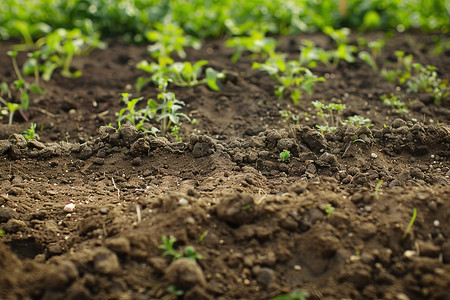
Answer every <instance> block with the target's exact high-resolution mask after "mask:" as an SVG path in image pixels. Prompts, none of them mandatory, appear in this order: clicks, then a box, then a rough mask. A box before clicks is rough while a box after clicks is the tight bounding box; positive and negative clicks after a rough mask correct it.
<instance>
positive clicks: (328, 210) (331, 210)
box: [325, 204, 334, 217]
mask: <svg viewBox="0 0 450 300" xmlns="http://www.w3.org/2000/svg"><path fill="white" fill-rule="evenodd" d="M333 212H334V207H333V206H332V205H331V204H328V205H327V207H326V208H325V213H326V214H327V217H329V216H331V214H332V213H333Z"/></svg>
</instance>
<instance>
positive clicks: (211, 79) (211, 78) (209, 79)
mask: <svg viewBox="0 0 450 300" xmlns="http://www.w3.org/2000/svg"><path fill="white" fill-rule="evenodd" d="M223 77H224V76H223V73H220V72H217V71H216V70H214V69H213V68H207V69H206V84H207V85H208V87H209V88H210V89H212V90H213V91H220V87H219V86H218V85H217V79H218V78H223Z"/></svg>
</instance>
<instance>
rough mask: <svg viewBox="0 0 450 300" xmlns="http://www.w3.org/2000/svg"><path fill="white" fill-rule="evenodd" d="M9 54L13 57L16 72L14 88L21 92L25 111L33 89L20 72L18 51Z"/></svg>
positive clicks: (21, 104)
mask: <svg viewBox="0 0 450 300" xmlns="http://www.w3.org/2000/svg"><path fill="white" fill-rule="evenodd" d="M7 54H8V55H9V56H10V57H11V60H12V64H13V68H14V72H15V73H16V76H17V80H15V81H14V86H15V87H16V88H17V89H18V90H19V92H20V108H21V109H23V110H28V107H29V103H30V101H29V96H28V92H29V90H30V88H31V86H30V84H29V83H28V82H27V81H26V80H25V79H24V78H23V76H22V72H20V69H19V66H18V65H17V55H18V52H17V51H8V52H7Z"/></svg>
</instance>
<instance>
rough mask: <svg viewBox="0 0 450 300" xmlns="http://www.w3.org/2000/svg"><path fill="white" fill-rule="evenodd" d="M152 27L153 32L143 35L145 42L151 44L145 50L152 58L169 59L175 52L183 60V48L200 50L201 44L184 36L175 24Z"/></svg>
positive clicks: (157, 24)
mask: <svg viewBox="0 0 450 300" xmlns="http://www.w3.org/2000/svg"><path fill="white" fill-rule="evenodd" d="M154 26H155V30H152V31H149V32H147V33H146V34H145V37H146V38H147V40H148V41H150V42H153V45H150V46H148V48H147V49H148V51H149V52H150V54H151V56H152V57H153V58H160V57H170V55H171V54H172V53H173V52H176V53H177V54H178V56H179V57H180V58H185V57H186V52H185V51H184V47H187V46H190V47H193V48H195V49H200V46H201V44H200V43H199V42H198V41H197V40H196V39H194V38H193V37H191V36H188V35H186V34H185V33H184V31H183V29H182V28H181V27H179V26H178V24H177V23H169V24H162V23H156V24H154Z"/></svg>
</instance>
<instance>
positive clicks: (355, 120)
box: [344, 115, 373, 128]
mask: <svg viewBox="0 0 450 300" xmlns="http://www.w3.org/2000/svg"><path fill="white" fill-rule="evenodd" d="M344 123H345V124H347V125H353V126H355V127H356V128H358V127H359V126H367V127H371V126H372V125H373V124H372V120H370V119H369V118H364V117H362V116H359V115H354V116H350V117H348V118H347V120H345V121H344Z"/></svg>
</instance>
